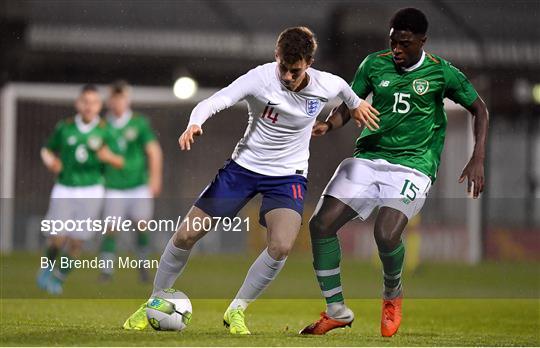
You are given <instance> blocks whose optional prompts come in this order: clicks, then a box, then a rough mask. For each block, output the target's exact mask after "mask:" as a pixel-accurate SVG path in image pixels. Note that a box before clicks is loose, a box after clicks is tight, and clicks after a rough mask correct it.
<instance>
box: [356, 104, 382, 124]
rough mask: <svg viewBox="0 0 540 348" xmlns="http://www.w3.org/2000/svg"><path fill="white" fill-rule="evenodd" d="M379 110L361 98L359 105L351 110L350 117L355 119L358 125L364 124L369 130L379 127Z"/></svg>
mask: <svg viewBox="0 0 540 348" xmlns="http://www.w3.org/2000/svg"><path fill="white" fill-rule="evenodd" d="M379 114H380V113H379V111H377V109H375V108H374V107H373V106H371V104H370V103H368V102H367V101H365V100H362V102H361V103H360V106H358V107H357V108H356V109H354V110H351V117H352V118H353V119H354V120H355V122H356V124H357V125H358V127H362V126H366V127H368V128H369V129H370V130H372V131H373V130H375V129H379V121H380V120H379V118H378V117H377V116H378V115H379Z"/></svg>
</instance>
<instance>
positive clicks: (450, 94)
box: [443, 63, 478, 107]
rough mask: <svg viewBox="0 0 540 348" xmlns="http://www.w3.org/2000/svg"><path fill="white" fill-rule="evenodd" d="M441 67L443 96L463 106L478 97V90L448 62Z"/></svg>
mask: <svg viewBox="0 0 540 348" xmlns="http://www.w3.org/2000/svg"><path fill="white" fill-rule="evenodd" d="M443 69H444V76H445V80H446V86H445V91H444V96H445V97H447V98H449V99H451V100H453V101H454V102H456V103H458V104H461V105H463V106H464V107H468V106H470V105H471V104H472V103H473V102H474V101H475V100H476V98H478V92H476V90H475V89H474V87H473V85H472V84H471V82H470V81H469V80H468V79H467V77H466V76H465V74H463V73H462V72H461V71H460V70H459V69H457V68H456V67H454V66H453V65H452V64H450V63H447V64H445V66H444V67H443Z"/></svg>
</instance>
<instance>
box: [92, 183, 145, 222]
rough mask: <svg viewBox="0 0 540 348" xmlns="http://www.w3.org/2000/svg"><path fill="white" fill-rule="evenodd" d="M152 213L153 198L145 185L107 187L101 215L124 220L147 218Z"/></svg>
mask: <svg viewBox="0 0 540 348" xmlns="http://www.w3.org/2000/svg"><path fill="white" fill-rule="evenodd" d="M153 213H154V199H153V197H152V193H151V192H150V188H149V187H148V186H147V185H143V186H137V187H134V188H130V189H125V190H117V189H109V188H108V189H107V190H106V191H105V208H104V209H103V216H104V218H106V217H107V216H111V217H121V218H122V219H126V220H133V221H140V220H145V221H146V220H149V219H151V218H152V215H153Z"/></svg>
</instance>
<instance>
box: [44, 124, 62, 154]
mask: <svg viewBox="0 0 540 348" xmlns="http://www.w3.org/2000/svg"><path fill="white" fill-rule="evenodd" d="M63 128H64V122H63V121H60V122H58V123H57V124H56V126H55V127H54V130H53V132H52V134H51V135H50V136H49V138H48V139H47V141H46V142H45V147H46V148H47V149H49V150H51V151H54V152H58V151H60V148H61V146H62V129H63Z"/></svg>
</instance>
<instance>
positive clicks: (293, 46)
mask: <svg viewBox="0 0 540 348" xmlns="http://www.w3.org/2000/svg"><path fill="white" fill-rule="evenodd" d="M316 50H317V39H316V38H315V34H313V32H312V31H311V30H310V29H309V28H307V27H292V28H287V29H285V30H283V31H282V32H281V34H279V37H278V39H277V42H276V51H278V52H279V53H280V54H281V55H282V58H283V60H285V62H287V63H289V64H294V63H296V62H298V61H299V60H302V59H304V60H305V61H306V62H311V60H312V59H313V56H315V51H316Z"/></svg>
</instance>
